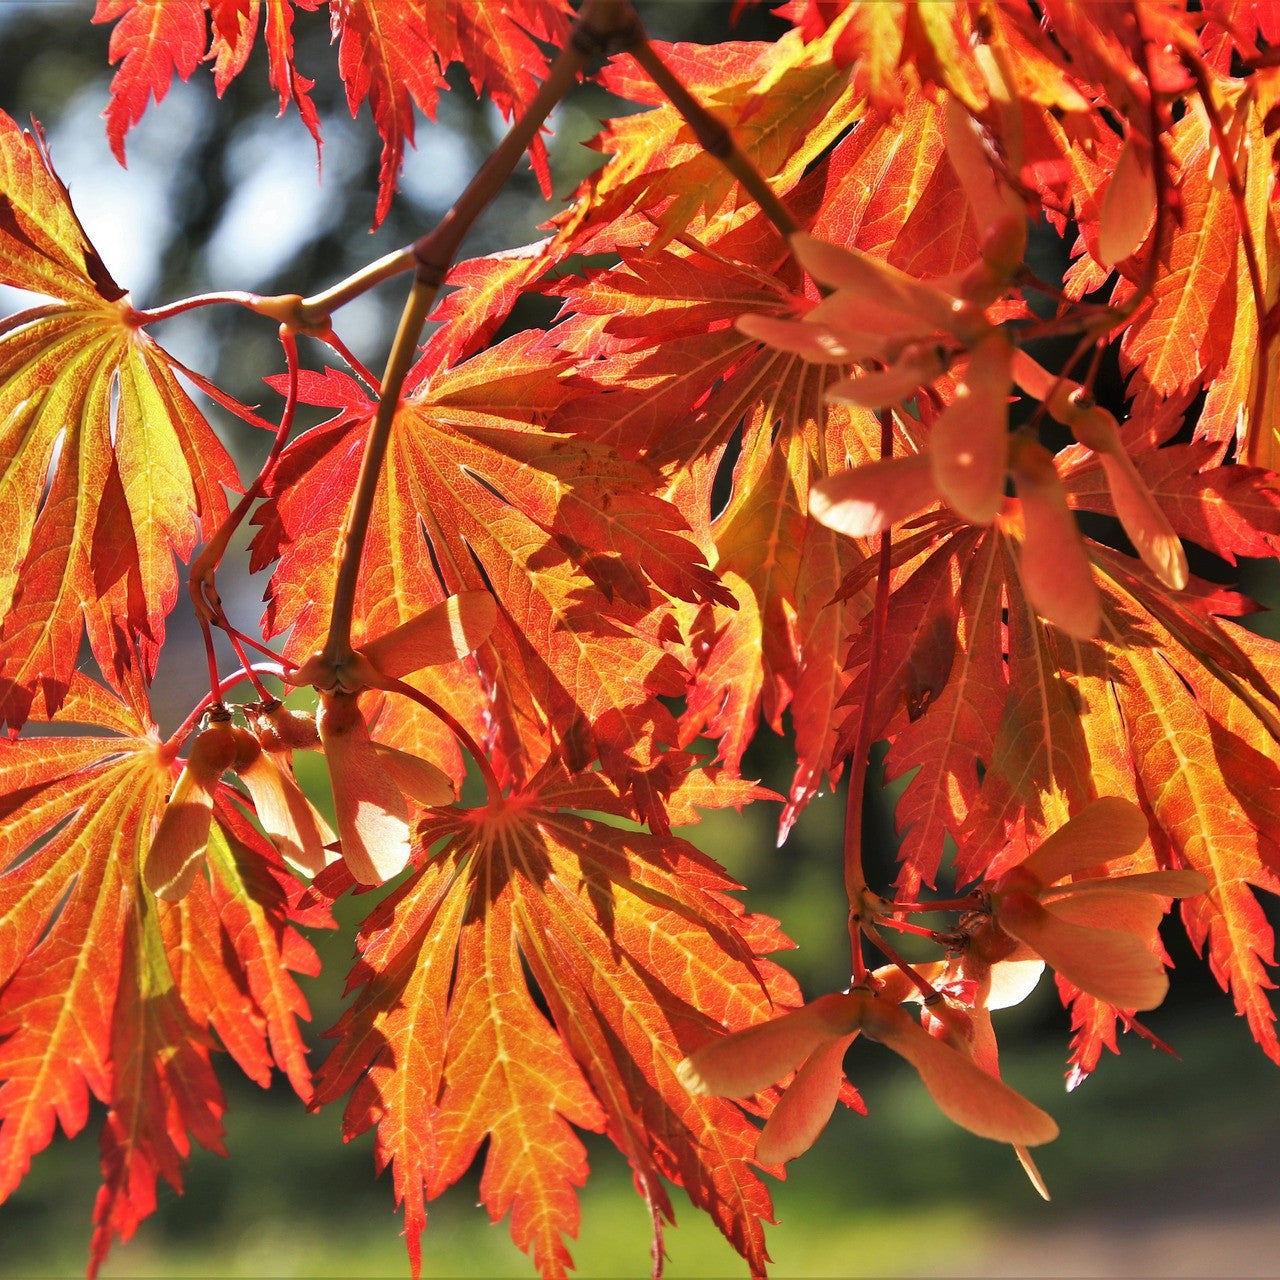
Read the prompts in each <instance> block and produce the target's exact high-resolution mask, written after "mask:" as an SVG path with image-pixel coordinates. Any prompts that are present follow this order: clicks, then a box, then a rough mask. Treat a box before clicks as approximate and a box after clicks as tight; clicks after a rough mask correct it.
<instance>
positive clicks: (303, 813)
mask: <svg viewBox="0 0 1280 1280" xmlns="http://www.w3.org/2000/svg"><path fill="white" fill-rule="evenodd" d="M233 733H235V735H236V740H237V742H238V743H241V744H242V747H241V751H240V754H239V757H238V758H237V760H236V761H235V771H236V773H237V774H238V775H239V776H240V778H241V780H242V781H243V782H244V784H245V786H246V787H247V788H248V790H249V795H250V796H251V797H252V798H253V806H254V809H255V810H256V812H257V814H258V821H259V822H261V823H262V829H263V830H264V831H265V832H266V833H267V836H268V837H269V838H270V840H271V843H272V844H274V845H275V847H276V849H277V850H278V851H279V853H280V856H281V857H282V858H283V859H284V860H285V861H286V862H288V863H290V864H291V865H292V866H294V867H296V868H297V869H298V870H299V871H301V872H302V873H303V874H304V875H308V876H316V875H319V874H320V872H321V871H323V870H324V868H325V867H326V866H327V865H328V864H329V863H330V862H332V861H333V860H334V857H333V856H331V855H330V854H329V852H328V850H327V849H326V846H327V845H330V844H332V843H333V842H334V841H335V840H336V839H337V837H336V836H335V835H334V833H333V832H332V831H331V830H330V829H329V824H328V823H327V822H326V821H325V820H324V818H323V817H321V815H320V814H319V813H318V812H317V810H316V808H315V806H314V805H312V803H311V801H310V800H308V799H307V797H306V796H305V795H304V794H303V792H302V788H301V787H299V786H298V782H297V779H296V778H295V777H294V776H293V770H292V769H291V768H290V767H289V765H288V763H287V762H286V761H283V760H277V759H275V758H274V754H275V753H272V752H268V751H265V750H263V749H261V747H260V746H259V743H258V742H257V740H256V739H255V738H254V737H253V736H252V735H250V734H248V733H246V732H245V731H244V730H243V729H235V730H233ZM335 856H336V855H335Z"/></svg>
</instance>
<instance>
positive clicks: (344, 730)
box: [317, 693, 410, 884]
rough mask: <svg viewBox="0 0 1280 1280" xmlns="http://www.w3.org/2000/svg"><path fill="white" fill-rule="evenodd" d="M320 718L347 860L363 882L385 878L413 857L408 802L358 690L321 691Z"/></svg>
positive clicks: (378, 881)
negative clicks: (373, 731)
mask: <svg viewBox="0 0 1280 1280" xmlns="http://www.w3.org/2000/svg"><path fill="white" fill-rule="evenodd" d="M317 724H318V726H319V729H320V741H321V743H322V744H323V746H324V757H325V763H326V764H327V765H328V766H329V781H330V784H331V785H332V787H333V806H334V814H335V817H336V818H337V821H338V838H339V840H340V841H341V845H342V860H343V861H344V862H345V863H346V864H347V869H348V870H349V871H350V872H351V874H352V875H353V876H354V877H355V878H356V880H357V881H358V882H359V883H360V884H382V883H383V882H384V881H386V880H390V879H391V877H392V876H394V875H398V874H399V873H400V872H401V871H403V870H404V869H405V867H406V866H407V865H408V863H409V850H410V841H409V836H410V832H409V806H408V805H407V804H406V803H405V798H404V796H403V795H402V794H401V792H400V788H399V787H398V786H397V785H396V783H395V781H394V780H393V779H392V777H391V775H390V773H389V772H388V770H387V768H386V765H385V764H384V763H383V760H382V757H381V756H380V755H379V754H378V750H377V748H376V747H375V745H374V743H373V742H372V741H371V739H370V738H369V729H368V726H367V725H366V724H365V721H364V716H363V715H362V714H361V711H360V705H359V702H358V701H357V698H356V695H355V694H351V693H322V694H321V695H320V714H319V716H318V717H317Z"/></svg>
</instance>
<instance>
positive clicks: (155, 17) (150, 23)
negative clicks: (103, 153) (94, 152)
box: [93, 0, 248, 164]
mask: <svg viewBox="0 0 1280 1280" xmlns="http://www.w3.org/2000/svg"><path fill="white" fill-rule="evenodd" d="M93 21H94V22H114V23H116V26H115V28H114V29H113V30H112V32H111V44H110V46H109V47H108V50H107V56H108V58H109V59H110V60H111V65H112V66H115V65H116V63H119V64H120V66H119V69H118V70H117V71H116V73H115V75H114V76H113V77H112V79H111V102H110V104H109V105H108V107H107V110H106V113H105V114H106V119H107V140H108V141H109V142H110V143H111V150H112V151H113V152H114V153H115V157H116V159H117V160H119V161H120V163H121V164H124V162H125V151H124V138H125V134H126V133H128V132H129V130H130V129H132V128H133V126H134V125H135V124H137V123H138V121H139V120H141V119H142V117H143V115H145V114H146V110H147V105H148V103H149V102H150V101H151V99H152V98H154V99H155V100H156V101H157V102H162V101H163V100H164V97H165V95H166V94H167V93H168V92H169V86H170V84H172V82H173V75H174V72H175V71H176V72H177V74H178V75H179V76H180V77H181V78H182V79H183V80H189V79H190V78H191V73H192V72H193V71H195V69H196V67H198V66H199V65H200V61H201V59H202V58H203V57H204V51H205V40H206V31H207V26H208V20H207V18H206V17H205V6H204V4H203V3H202V2H201V0H98V4H97V8H95V9H94V12H93ZM245 52H246V54H247V52H248V51H247V50H246V51H245Z"/></svg>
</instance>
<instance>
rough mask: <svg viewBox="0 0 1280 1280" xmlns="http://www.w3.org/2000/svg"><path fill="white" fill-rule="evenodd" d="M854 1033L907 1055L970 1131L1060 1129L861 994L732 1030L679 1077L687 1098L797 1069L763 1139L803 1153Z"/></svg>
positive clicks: (770, 1147)
mask: <svg viewBox="0 0 1280 1280" xmlns="http://www.w3.org/2000/svg"><path fill="white" fill-rule="evenodd" d="M859 1031H861V1032H863V1034H865V1035H866V1036H868V1037H869V1038H870V1039H873V1040H878V1041H879V1042H880V1043H882V1044H884V1045H885V1046H886V1047H887V1048H889V1049H892V1050H893V1051H894V1052H895V1053H897V1054H899V1055H900V1056H902V1057H904V1058H906V1060H907V1061H908V1062H909V1063H911V1065H912V1066H913V1067H915V1069H916V1071H917V1072H918V1073H919V1075H920V1079H921V1080H922V1082H923V1083H924V1086H925V1088H926V1089H927V1090H928V1091H929V1094H930V1096H931V1097H932V1098H933V1100H934V1101H935V1102H936V1103H937V1104H938V1106H939V1108H940V1109H941V1110H942V1112H943V1114H944V1115H946V1116H947V1117H948V1119H950V1120H953V1121H955V1123H957V1124H959V1125H961V1126H962V1127H964V1128H966V1129H968V1130H969V1131H970V1132H972V1133H976V1134H978V1135H979V1136H980V1137H984V1138H994V1139H996V1140H997V1141H1000V1142H1012V1143H1018V1144H1021V1145H1023V1146H1035V1145H1037V1144H1039V1143H1041V1142H1049V1141H1051V1140H1052V1139H1053V1138H1055V1137H1057V1134H1058V1126H1057V1125H1056V1124H1055V1123H1054V1122H1053V1120H1052V1119H1051V1118H1050V1117H1049V1116H1047V1115H1046V1114H1045V1113H1044V1112H1043V1111H1041V1110H1040V1108H1039V1107H1037V1106H1035V1105H1033V1104H1032V1103H1030V1102H1028V1101H1027V1099H1026V1098H1024V1097H1022V1095H1021V1094H1019V1093H1016V1092H1015V1091H1014V1090H1013V1089H1010V1088H1009V1086H1008V1085H1006V1084H1005V1083H1004V1082H1003V1081H1001V1080H999V1079H998V1078H996V1077H994V1076H991V1075H988V1074H987V1072H985V1071H983V1070H982V1068H981V1067H979V1066H977V1065H976V1064H975V1063H974V1062H972V1061H971V1060H970V1059H969V1058H967V1057H966V1056H965V1055H964V1054H962V1053H960V1052H959V1051H958V1050H956V1049H954V1048H952V1047H951V1046H950V1045H948V1044H943V1043H941V1042H939V1041H938V1040H935V1039H934V1038H933V1037H932V1036H930V1035H929V1033H928V1032H927V1031H926V1030H925V1029H924V1028H923V1027H922V1026H921V1025H920V1024H919V1023H918V1022H916V1021H915V1019H914V1018H912V1017H911V1016H910V1015H909V1014H908V1013H907V1012H906V1010H904V1009H903V1008H902V1006H901V1005H900V1004H898V1003H897V1002H895V1001H894V1000H892V999H888V998H885V996H883V995H882V996H875V995H872V994H871V992H869V991H865V990H855V991H849V992H845V993H844V994H841V995H825V996H820V997H819V998H818V999H817V1000H814V1001H813V1002H812V1003H810V1004H807V1005H805V1006H804V1007H803V1008H802V1009H797V1010H793V1011H792V1012H790V1013H784V1014H782V1015H781V1016H780V1017H778V1018H775V1019H773V1020H772V1021H770V1022H766V1023H762V1024H760V1025H759V1026H755V1027H748V1028H747V1029H746V1030H744V1031H737V1032H733V1033H732V1034H730V1035H727V1036H725V1037H723V1038H722V1039H720V1040H717V1041H715V1042H714V1043H712V1044H710V1045H707V1046H706V1047H705V1048H703V1049H700V1050H698V1052H697V1053H695V1054H693V1055H692V1056H691V1057H688V1058H686V1059H685V1060H684V1061H683V1062H682V1063H681V1064H680V1066H679V1068H678V1069H677V1073H676V1074H677V1075H678V1076H679V1078H680V1081H681V1083H682V1084H684V1086H685V1088H686V1089H688V1090H689V1091H690V1092H691V1093H711V1094H717V1095H720V1096H723V1097H745V1096H747V1095H749V1094H754V1093H759V1092H760V1091H761V1090H763V1089H764V1088H766V1087H767V1086H768V1085H770V1084H772V1083H774V1082H775V1081H777V1080H778V1079H780V1078H782V1077H783V1076H785V1075H786V1074H787V1073H788V1072H790V1071H793V1070H795V1069H796V1068H799V1069H800V1074H799V1075H797V1077H796V1080H797V1081H799V1082H800V1083H801V1092H800V1095H799V1098H798V1100H797V1103H796V1104H795V1105H793V1107H792V1108H789V1109H788V1111H787V1112H786V1113H784V1120H783V1122H782V1124H781V1127H780V1131H779V1132H777V1133H776V1135H774V1136H771V1137H770V1139H769V1141H768V1142H766V1143H765V1155H767V1156H770V1157H776V1158H781V1159H786V1158H788V1157H789V1155H794V1154H798V1153H799V1150H802V1149H803V1147H802V1146H801V1143H802V1142H805V1143H808V1142H812V1140H813V1137H814V1136H815V1135H816V1133H817V1132H818V1130H820V1129H821V1127H822V1125H823V1124H825V1123H826V1121H827V1119H829V1118H830V1115H831V1111H832V1109H833V1108H834V1106H835V1097H834V1094H835V1093H838V1091H839V1086H840V1074H839V1073H838V1071H837V1069H836V1068H837V1046H838V1045H840V1044H841V1042H843V1046H842V1047H841V1048H840V1049H839V1051H838V1052H839V1056H840V1057H842V1056H843V1049H844V1048H847V1046H848V1044H849V1042H851V1041H852V1039H853V1037H854V1036H855V1035H856V1034H857V1033H858V1032H859ZM810 1061H813V1068H812V1070H808V1067H809V1063H810ZM793 1083H794V1082H793ZM766 1128H767V1126H766ZM761 1158H762V1159H764V1157H763V1156H762V1157H761Z"/></svg>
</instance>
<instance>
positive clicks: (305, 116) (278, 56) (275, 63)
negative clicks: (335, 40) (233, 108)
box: [208, 0, 321, 158]
mask: <svg viewBox="0 0 1280 1280" xmlns="http://www.w3.org/2000/svg"><path fill="white" fill-rule="evenodd" d="M263 2H264V0H209V13H210V17H211V19H212V23H211V25H212V37H211V40H210V45H209V54H208V57H209V58H210V59H211V60H212V61H213V64H214V68H213V83H214V87H215V88H216V90H217V92H218V96H219V97H221V96H222V94H223V93H225V92H226V90H227V86H228V85H229V84H230V83H231V81H232V80H234V79H235V78H236V76H238V75H239V74H240V72H241V71H243V70H244V67H245V63H246V62H248V60H249V54H250V53H251V52H252V50H253V44H254V41H255V40H256V38H257V32H258V23H259V20H260V18H261V16H262V12H263ZM265 4H266V19H265V35H266V42H267V60H268V67H269V71H268V75H269V78H270V81H271V87H272V88H273V89H275V91H276V93H277V95H278V96H279V100H280V112H279V114H280V115H284V113H285V111H287V110H288V107H289V104H290V103H291V102H292V103H295V104H296V105H297V108H298V114H299V116H301V117H302V123H303V124H304V125H306V127H307V132H308V133H310V134H311V136H312V138H314V139H315V143H316V156H317V158H318V157H319V155H320V141H321V140H320V117H319V115H318V114H317V112H316V107H315V103H314V102H312V101H311V89H312V88H313V87H314V81H312V80H308V79H307V77H306V76H304V75H303V74H302V73H301V72H300V71H298V69H297V67H296V66H294V60H293V11H294V7H295V6H296V7H297V8H299V9H303V10H307V11H312V10H315V9H317V8H319V6H320V4H321V0H265Z"/></svg>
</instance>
